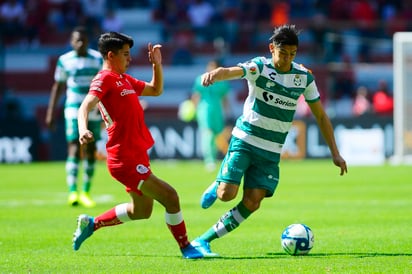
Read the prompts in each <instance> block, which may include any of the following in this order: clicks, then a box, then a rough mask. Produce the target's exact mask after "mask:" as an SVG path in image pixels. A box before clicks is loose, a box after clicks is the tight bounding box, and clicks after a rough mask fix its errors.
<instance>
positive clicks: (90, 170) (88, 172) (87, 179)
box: [83, 160, 95, 192]
mask: <svg viewBox="0 0 412 274" xmlns="http://www.w3.org/2000/svg"><path fill="white" fill-rule="evenodd" d="M94 166H95V160H85V161H83V170H84V172H83V191H84V192H89V191H90V186H91V180H92V178H93V175H94Z"/></svg>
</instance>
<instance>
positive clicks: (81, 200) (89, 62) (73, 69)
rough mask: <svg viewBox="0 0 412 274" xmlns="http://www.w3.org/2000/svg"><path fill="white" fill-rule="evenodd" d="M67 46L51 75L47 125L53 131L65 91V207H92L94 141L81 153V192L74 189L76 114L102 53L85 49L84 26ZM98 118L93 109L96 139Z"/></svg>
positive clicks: (77, 147) (77, 152)
mask: <svg viewBox="0 0 412 274" xmlns="http://www.w3.org/2000/svg"><path fill="white" fill-rule="evenodd" d="M70 44H71V46H72V48H73V50H71V51H69V52H67V53H65V54H63V55H61V56H60V57H59V59H58V60H57V64H56V69H55V73H54V80H55V82H54V84H53V86H52V89H51V95H50V100H49V106H48V109H47V114H46V124H47V126H48V127H49V128H54V126H55V125H54V124H55V115H54V112H55V109H56V106H57V104H58V102H59V99H60V97H61V96H62V95H63V92H64V91H66V96H65V104H64V119H65V132H66V141H67V146H68V147H67V159H66V182H67V185H68V187H69V196H68V204H69V205H73V206H74V205H78V204H81V205H83V206H85V207H93V206H94V205H95V202H94V201H93V200H92V198H91V197H90V193H89V192H90V187H91V180H92V178H93V175H94V169H95V162H96V156H95V155H96V142H92V143H90V144H87V145H86V146H85V149H84V150H83V151H82V153H83V158H84V160H83V169H84V170H83V184H82V190H81V191H78V189H77V177H78V172H79V165H80V164H81V162H80V160H81V159H80V158H81V154H82V153H81V151H80V149H81V147H80V143H79V133H78V130H77V112H78V109H79V107H80V104H81V103H82V101H83V99H84V97H85V96H86V94H87V92H88V91H89V86H90V82H91V80H92V79H93V77H94V76H95V75H96V74H97V72H99V70H100V69H101V67H102V65H103V58H102V56H101V54H100V53H99V52H98V51H96V50H93V49H90V48H88V45H89V40H88V37H87V31H86V29H85V28H84V27H76V28H75V29H74V30H73V31H72V33H71V40H70ZM101 123H102V120H101V117H100V114H99V112H98V110H97V109H96V111H95V112H93V114H92V115H91V116H90V119H89V126H90V128H91V130H93V133H94V136H95V140H99V139H100V131H101Z"/></svg>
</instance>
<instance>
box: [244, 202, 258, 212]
mask: <svg viewBox="0 0 412 274" xmlns="http://www.w3.org/2000/svg"><path fill="white" fill-rule="evenodd" d="M243 204H244V205H245V207H246V208H247V209H249V210H250V212H254V211H256V210H258V209H259V207H260V201H254V200H251V199H243Z"/></svg>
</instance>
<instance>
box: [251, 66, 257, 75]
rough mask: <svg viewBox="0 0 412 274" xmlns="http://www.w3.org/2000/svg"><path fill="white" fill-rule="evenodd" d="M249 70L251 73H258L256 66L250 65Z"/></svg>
mask: <svg viewBox="0 0 412 274" xmlns="http://www.w3.org/2000/svg"><path fill="white" fill-rule="evenodd" d="M249 72H250V74H252V75H255V74H256V67H250V68H249Z"/></svg>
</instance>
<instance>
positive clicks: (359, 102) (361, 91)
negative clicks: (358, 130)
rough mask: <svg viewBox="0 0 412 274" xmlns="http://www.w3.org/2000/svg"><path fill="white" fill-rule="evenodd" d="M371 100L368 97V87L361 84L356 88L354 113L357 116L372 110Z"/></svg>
mask: <svg viewBox="0 0 412 274" xmlns="http://www.w3.org/2000/svg"><path fill="white" fill-rule="evenodd" d="M370 110H371V102H370V101H369V98H368V88H367V87H365V86H360V87H358V89H357V90H356V96H355V100H354V101H353V106H352V113H353V115H355V116H361V115H363V114H366V113H368V112H370Z"/></svg>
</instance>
